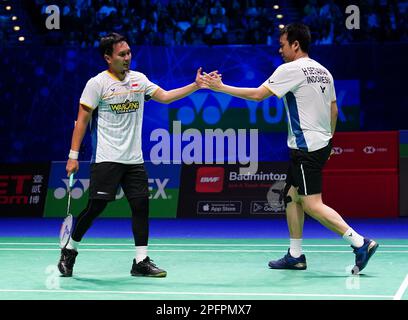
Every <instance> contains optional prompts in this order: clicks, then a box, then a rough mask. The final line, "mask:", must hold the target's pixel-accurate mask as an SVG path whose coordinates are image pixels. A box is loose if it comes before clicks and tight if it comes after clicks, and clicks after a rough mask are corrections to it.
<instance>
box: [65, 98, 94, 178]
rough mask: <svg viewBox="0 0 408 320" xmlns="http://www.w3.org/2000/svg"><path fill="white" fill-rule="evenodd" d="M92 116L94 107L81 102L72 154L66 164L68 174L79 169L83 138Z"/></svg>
mask: <svg viewBox="0 0 408 320" xmlns="http://www.w3.org/2000/svg"><path fill="white" fill-rule="evenodd" d="M91 118H92V109H91V108H89V107H87V106H85V105H83V104H80V105H79V111H78V118H77V121H76V123H75V128H74V132H73V134H72V140H71V151H70V156H69V158H68V161H67V166H66V170H67V173H68V176H69V175H70V174H71V173H75V172H77V171H78V169H79V163H78V153H79V149H80V147H81V143H82V140H83V139H84V136H85V133H86V130H87V127H88V123H89V121H90V120H91ZM75 158H76V159H75Z"/></svg>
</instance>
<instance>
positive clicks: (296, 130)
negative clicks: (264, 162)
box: [263, 57, 336, 152]
mask: <svg viewBox="0 0 408 320" xmlns="http://www.w3.org/2000/svg"><path fill="white" fill-rule="evenodd" d="M263 86H265V87H266V88H268V89H269V90H270V91H272V92H273V93H274V94H275V95H276V96H277V97H278V98H282V97H283V99H284V104H285V109H286V113H287V116H288V147H289V148H291V149H299V150H304V151H308V152H311V151H315V150H318V149H321V148H324V147H325V146H327V145H328V143H329V140H330V139H331V138H332V133H331V103H332V102H333V101H336V91H335V89H334V81H333V77H332V75H331V74H330V72H329V71H328V70H327V69H326V68H325V67H323V66H322V65H321V64H319V63H318V62H316V61H315V60H313V59H310V58H309V57H305V58H300V59H297V60H295V61H292V62H288V63H285V64H282V65H281V66H279V67H278V68H277V69H276V70H275V72H274V73H273V74H272V75H271V76H270V77H269V79H267V80H266V81H265V82H264V83H263Z"/></svg>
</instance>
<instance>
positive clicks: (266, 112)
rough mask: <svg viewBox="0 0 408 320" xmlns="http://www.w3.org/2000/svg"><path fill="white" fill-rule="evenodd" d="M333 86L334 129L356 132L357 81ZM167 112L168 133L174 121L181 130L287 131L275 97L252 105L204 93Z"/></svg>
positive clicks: (244, 101) (279, 100)
mask: <svg viewBox="0 0 408 320" xmlns="http://www.w3.org/2000/svg"><path fill="white" fill-rule="evenodd" d="M265 80H266V79H263V80H262V81H265ZM258 85H259V84H258ZM335 86H336V94H337V105H338V109H339V115H338V121H337V130H340V131H342V130H359V129H360V81H359V80H337V81H336V83H335ZM203 106H204V107H203ZM167 109H168V112H169V115H168V119H169V129H170V130H172V123H173V121H181V123H182V130H183V131H184V130H186V129H188V128H195V129H198V130H200V131H202V132H204V131H205V130H206V129H222V130H226V129H229V128H237V125H239V128H246V129H251V128H252V129H258V130H259V132H260V133H265V132H287V130H288V128H287V119H286V112H285V107H284V103H283V100H282V99H278V98H277V97H276V96H272V97H270V98H269V99H265V100H264V101H262V102H254V101H249V100H244V99H239V98H236V97H232V96H229V95H225V94H223V93H220V92H212V91H203V92H199V93H194V94H193V95H190V96H188V97H186V98H185V99H183V100H180V102H177V103H175V104H171V105H169V107H168V108H167Z"/></svg>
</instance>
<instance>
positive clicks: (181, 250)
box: [0, 248, 408, 253]
mask: <svg viewBox="0 0 408 320" xmlns="http://www.w3.org/2000/svg"><path fill="white" fill-rule="evenodd" d="M60 250H61V249H59V248H0V251H60ZM80 251H81V252H82V251H91V252H134V251H135V249H85V248H81V249H80ZM149 252H237V253H239V252H247V253H251V252H252V253H256V252H286V250H232V249H231V250H228V249H220V250H217V249H215V250H212V249H149ZM303 252H305V253H350V252H352V251H351V250H348V251H340V250H330V251H329V250H303ZM377 253H408V250H407V251H400V250H392V251H377Z"/></svg>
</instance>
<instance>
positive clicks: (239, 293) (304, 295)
mask: <svg viewBox="0 0 408 320" xmlns="http://www.w3.org/2000/svg"><path fill="white" fill-rule="evenodd" d="M0 292H20V293H21V292H36V293H74V294H79V293H97V294H99V293H100V294H129V295H130V294H138V295H141V294H146V295H151V294H156V295H157V294H158V295H198V296H244V297H245V296H254V297H262V296H264V297H273V296H275V297H318V298H380V299H384V298H392V297H393V296H386V295H358V294H314V293H270V292H268V293H255V292H247V293H244V292H175V291H105V290H97V291H94V290H22V289H20V290H18V289H0Z"/></svg>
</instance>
